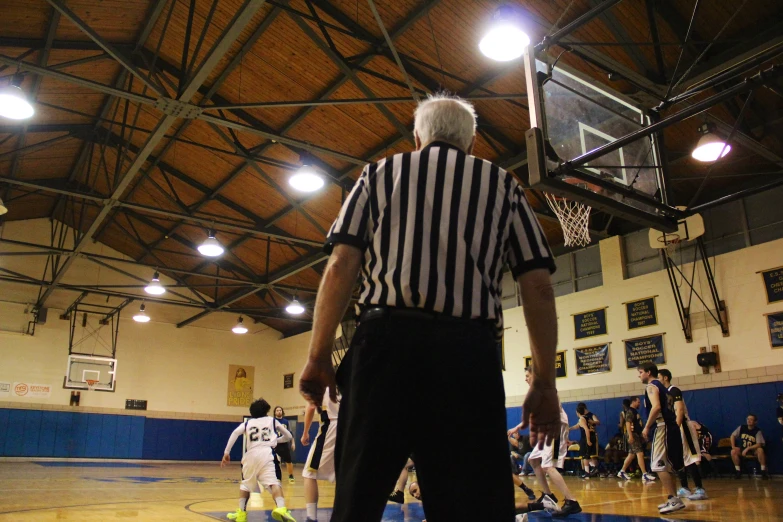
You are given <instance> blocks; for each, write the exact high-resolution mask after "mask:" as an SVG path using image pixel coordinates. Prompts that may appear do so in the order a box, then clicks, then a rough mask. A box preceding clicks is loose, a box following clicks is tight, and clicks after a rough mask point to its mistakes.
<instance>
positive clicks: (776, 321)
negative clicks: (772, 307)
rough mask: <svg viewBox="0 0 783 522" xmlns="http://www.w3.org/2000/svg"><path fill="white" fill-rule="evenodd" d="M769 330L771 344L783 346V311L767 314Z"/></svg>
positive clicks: (774, 346)
mask: <svg viewBox="0 0 783 522" xmlns="http://www.w3.org/2000/svg"><path fill="white" fill-rule="evenodd" d="M767 332H768V333H769V344H770V345H772V347H773V348H783V312H775V313H772V314H767Z"/></svg>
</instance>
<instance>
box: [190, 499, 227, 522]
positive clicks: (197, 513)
mask: <svg viewBox="0 0 783 522" xmlns="http://www.w3.org/2000/svg"><path fill="white" fill-rule="evenodd" d="M215 500H217V499H212V500H197V501H196V502H191V503H190V504H187V505H186V506H185V509H186V510H187V511H188V512H190V513H193V514H194V515H201V516H202V517H207V518H209V519H212V520H223V519H222V518H217V517H213V516H212V515H210V514H208V513H202V512H201V511H193V510H192V509H190V506H195V505H196V504H203V503H206V502H213V501H215Z"/></svg>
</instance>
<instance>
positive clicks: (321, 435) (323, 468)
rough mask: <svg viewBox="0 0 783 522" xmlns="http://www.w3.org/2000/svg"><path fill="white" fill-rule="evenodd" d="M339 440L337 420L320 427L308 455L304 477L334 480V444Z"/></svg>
mask: <svg viewBox="0 0 783 522" xmlns="http://www.w3.org/2000/svg"><path fill="white" fill-rule="evenodd" d="M336 441H337V421H336V420H331V419H330V420H329V422H325V423H322V424H321V427H320V428H318V436H317V437H316V438H315V441H314V442H313V445H312V447H310V453H309V454H308V455H307V461H306V462H305V466H304V471H302V476H303V477H304V478H311V479H316V480H328V481H329V482H334V478H335V477H334V445H335V442H336Z"/></svg>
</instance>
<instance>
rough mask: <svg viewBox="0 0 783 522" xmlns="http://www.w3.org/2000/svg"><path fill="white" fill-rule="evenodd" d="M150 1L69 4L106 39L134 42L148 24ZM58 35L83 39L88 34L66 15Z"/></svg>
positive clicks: (80, 0)
mask: <svg viewBox="0 0 783 522" xmlns="http://www.w3.org/2000/svg"><path fill="white" fill-rule="evenodd" d="M149 4H150V2H149V0H103V1H101V2H93V1H90V0H69V2H68V8H69V9H70V10H71V11H73V12H74V14H76V16H78V17H79V18H81V19H82V21H84V22H85V23H86V24H87V25H88V26H89V27H90V28H91V29H93V30H94V31H95V32H96V33H98V35H99V36H101V37H102V38H104V39H105V40H107V41H109V42H119V43H132V42H133V41H134V38H135V37H136V35H137V34H138V33H139V31H141V28H142V27H143V26H144V22H145V21H146V15H147V9H148V7H149ZM56 38H57V39H60V40H82V39H84V38H85V34H84V33H83V32H82V31H81V30H80V29H79V28H78V27H76V26H75V25H74V24H73V23H71V21H70V20H68V19H67V18H65V17H62V18H61V19H60V24H59V25H58V27H57V36H56Z"/></svg>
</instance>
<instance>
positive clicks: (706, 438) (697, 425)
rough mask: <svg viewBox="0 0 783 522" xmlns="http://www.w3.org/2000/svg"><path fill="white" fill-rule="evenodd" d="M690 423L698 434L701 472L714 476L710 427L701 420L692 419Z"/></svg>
mask: <svg viewBox="0 0 783 522" xmlns="http://www.w3.org/2000/svg"><path fill="white" fill-rule="evenodd" d="M691 424H692V425H693V427H694V429H695V430H696V434H697V435H698V436H699V453H701V466H702V471H703V472H704V473H703V474H704V475H705V476H714V474H715V473H714V471H713V469H712V455H711V454H710V449H711V448H712V433H710V429H709V428H708V427H707V426H705V425H704V424H702V423H701V422H697V421H695V420H692V421H691Z"/></svg>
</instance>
